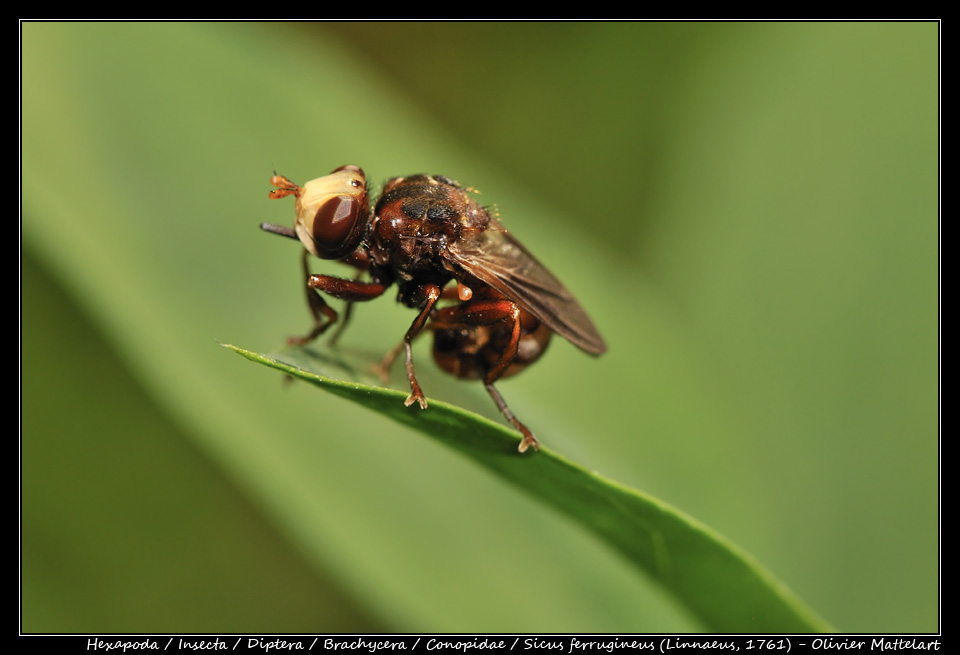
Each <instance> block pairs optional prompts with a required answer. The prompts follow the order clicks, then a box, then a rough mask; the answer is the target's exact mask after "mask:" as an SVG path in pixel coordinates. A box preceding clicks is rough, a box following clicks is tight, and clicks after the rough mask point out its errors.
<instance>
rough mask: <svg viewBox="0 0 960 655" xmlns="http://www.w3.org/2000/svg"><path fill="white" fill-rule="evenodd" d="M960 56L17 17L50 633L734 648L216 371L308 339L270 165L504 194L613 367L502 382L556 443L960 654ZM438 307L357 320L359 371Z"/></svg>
mask: <svg viewBox="0 0 960 655" xmlns="http://www.w3.org/2000/svg"><path fill="white" fill-rule="evenodd" d="M938 30H939V26H938V25H937V24H936V23H864V24H858V23H838V24H834V23H784V24H779V23H778V24H767V23H628V24H615V23H590V24H581V23H551V24H536V23H471V24H458V23H432V24H418V23H390V24H379V23H369V24H354V23H340V24H322V23H312V24H279V23H278V24H250V23H224V24H219V23H206V24H183V23H136V24H127V23H109V24H99V23H72V24H58V23H23V24H21V35H22V41H21V50H22V78H21V89H22V97H21V100H22V112H23V113H22V135H21V146H22V150H21V152H22V182H21V194H22V195H21V198H22V220H21V230H22V232H21V250H20V255H21V260H20V275H21V277H20V282H21V428H22V438H21V528H22V533H21V547H22V551H21V553H22V577H21V588H22V593H21V603H22V604H21V609H22V614H21V628H22V630H23V631H26V632H35V631H45V632H59V631H84V632H85V631H95V632H106V631H205V632H206V631H209V632H214V631H331V632H343V631H528V630H529V631H594V632H599V631H686V630H690V631H695V630H699V629H701V628H702V626H701V625H700V624H698V622H697V620H696V619H695V618H693V617H692V616H691V615H690V614H688V613H687V611H686V610H685V609H684V608H683V607H681V606H679V605H678V604H677V603H676V602H675V601H674V600H673V599H672V598H671V597H669V596H667V595H665V594H664V593H663V592H662V591H661V590H660V589H659V588H658V587H656V586H655V585H654V584H652V583H651V582H650V581H649V580H648V579H647V578H645V577H644V576H642V575H639V574H637V573H636V572H635V571H634V570H633V569H632V568H631V567H629V566H627V565H626V563H625V562H624V560H622V559H621V558H620V556H619V555H617V554H616V553H614V552H612V551H610V550H608V549H607V548H605V547H604V546H603V545H602V544H600V543H599V542H597V541H596V540H595V539H594V538H593V537H592V536H590V535H588V534H585V533H584V532H583V531H582V530H581V529H580V528H579V527H578V526H576V525H573V524H571V523H570V522H569V521H568V520H567V519H565V518H564V517H562V516H559V515H556V514H554V513H553V512H551V511H550V510H548V509H547V508H545V507H543V506H541V505H540V504H538V503H537V502H536V501H534V500H532V499H529V498H527V497H526V496H525V495H523V494H521V493H520V492H518V491H516V490H514V489H512V488H509V487H507V486H505V485H504V484H503V483H502V481H501V480H499V479H497V478H495V477H493V476H491V475H489V474H487V473H486V472H485V471H482V470H480V469H479V468H478V467H476V466H474V465H473V464H472V463H471V462H469V461H466V460H465V459H463V458H462V457H460V456H459V455H457V454H456V453H454V452H450V451H447V450H445V449H442V448H440V447H438V445H437V444H436V443H435V442H433V441H432V440H428V439H424V438H422V437H421V436H420V435H418V434H416V433H414V432H412V431H410V430H408V429H406V428H403V427H401V426H398V425H395V424H393V423H391V422H388V421H387V420H386V419H384V418H382V417H380V416H377V415H374V414H371V413H369V412H367V411H366V410H363V409H361V408H358V407H357V406H355V405H352V404H348V403H346V402H344V401H342V400H339V399H337V398H335V397H333V396H329V395H326V394H324V393H322V392H319V391H317V390H316V389H313V388H307V386H306V385H302V384H294V385H290V386H289V387H287V386H286V385H283V384H282V380H281V379H280V377H279V376H277V375H275V374H273V373H271V372H270V371H268V370H266V369H264V368H263V367H259V366H255V365H253V364H251V363H250V362H247V361H245V360H243V359H241V358H239V357H237V356H235V355H234V354H232V353H230V352H229V351H227V350H225V349H223V348H221V347H220V346H219V345H218V341H220V342H224V343H233V344H236V345H239V346H242V347H244V348H250V349H253V350H260V351H270V350H273V349H274V348H276V347H277V346H279V345H280V344H281V343H282V342H283V340H284V339H285V338H286V336H288V335H290V334H296V333H302V332H303V331H304V330H306V328H307V327H308V325H309V317H308V313H307V309H306V306H305V303H304V300H303V292H302V290H301V288H300V285H299V272H298V267H299V255H298V250H299V247H298V246H297V244H295V243H293V242H291V241H288V240H285V239H279V238H276V237H273V236H270V235H265V234H263V233H262V232H260V231H259V230H258V224H259V223H260V222H261V221H264V220H266V221H272V222H277V223H286V224H289V223H291V222H292V217H293V203H292V201H289V202H284V203H281V202H273V201H269V200H268V199H267V191H268V190H269V189H270V186H269V177H270V175H271V173H272V171H273V170H274V169H276V170H277V171H279V172H281V173H283V174H284V175H286V176H288V177H290V178H291V179H293V180H295V181H297V182H300V183H302V182H304V181H306V180H308V179H311V178H314V177H318V176H320V175H324V174H326V173H328V172H329V171H330V170H332V169H333V168H335V167H337V166H340V165H343V164H347V163H356V164H359V165H361V166H363V168H364V169H365V170H366V172H367V174H368V177H369V178H370V179H371V180H372V181H374V182H375V183H377V184H379V183H381V182H382V181H383V180H385V179H386V178H388V177H391V176H394V175H403V174H410V173H416V172H428V173H442V174H444V175H448V176H451V177H453V178H455V179H458V180H459V181H461V182H462V183H464V184H467V185H471V186H475V187H477V188H478V189H480V190H481V192H482V195H481V200H482V201H483V202H485V203H494V204H496V205H497V207H498V209H499V211H500V213H501V216H502V218H503V220H504V223H505V224H506V225H507V226H508V227H509V228H510V229H512V230H513V231H514V232H515V233H516V234H517V235H518V237H519V238H520V239H521V240H522V241H523V242H524V243H526V245H527V246H528V247H529V248H530V249H531V250H532V251H533V252H534V253H536V254H537V256H538V257H539V258H540V259H542V260H543V261H544V262H545V263H547V264H548V265H549V267H550V268H551V269H553V270H554V271H555V272H556V273H557V274H558V275H559V277H561V279H563V280H564V281H565V282H566V283H567V285H568V286H569V287H570V288H571V290H573V291H574V293H575V294H576V295H577V296H578V297H579V299H580V300H581V302H582V303H583V304H584V306H585V307H586V308H587V309H588V311H589V312H590V314H591V315H592V317H593V318H594V320H595V322H596V323H597V325H598V326H599V327H600V329H601V331H602V332H603V334H604V336H605V337H606V338H607V341H608V342H609V346H610V352H609V353H608V355H606V356H604V357H603V358H600V359H598V360H594V359H592V358H589V357H585V356H583V354H582V353H580V352H579V351H577V350H576V349H575V348H574V347H572V346H571V345H570V344H568V343H566V342H562V340H556V341H555V342H554V345H553V346H552V348H551V353H550V355H549V356H548V357H546V358H545V359H544V360H543V361H542V362H540V363H538V365H537V366H535V367H531V368H530V369H529V370H528V371H527V372H525V373H524V374H523V375H522V376H519V377H517V378H516V379H512V380H510V381H508V382H505V383H503V384H502V385H501V390H502V391H503V393H504V396H505V397H506V399H507V400H508V402H509V403H510V404H511V407H512V408H513V409H514V410H515V411H516V412H517V414H518V416H520V418H521V419H523V420H524V421H526V422H527V423H528V424H530V425H531V427H533V429H534V430H535V432H536V433H537V435H538V437H539V438H540V439H541V441H542V442H543V443H545V444H546V445H548V446H549V447H551V448H554V449H556V450H557V451H559V452H561V453H562V454H564V455H565V456H567V457H569V458H570V459H572V460H574V461H576V462H578V463H580V464H583V465H585V466H587V467H588V468H591V469H595V470H597V471H599V472H601V473H603V474H604V475H607V476H609V477H612V478H614V479H616V480H618V481H620V482H622V483H624V484H627V485H630V486H633V487H636V488H638V489H642V490H644V491H646V492H649V493H652V494H654V495H657V496H659V497H661V498H663V499H664V500H665V501H667V502H669V503H671V504H673V505H675V506H677V507H679V508H680V509H682V510H684V511H685V512H687V513H689V514H691V515H693V516H695V517H697V518H698V519H700V520H701V521H703V522H704V523H706V524H707V525H710V526H711V527H713V528H715V529H716V530H718V531H719V532H721V533H722V534H724V535H726V536H727V537H728V538H730V539H731V540H732V541H734V542H735V543H737V544H739V545H740V546H741V547H743V548H744V549H745V550H747V551H748V552H750V553H752V554H753V555H754V556H755V557H756V558H757V559H758V560H759V561H760V562H762V563H763V564H764V565H765V566H766V567H768V568H769V569H770V570H771V571H772V572H773V573H774V574H775V575H776V576H777V577H779V578H780V579H781V580H782V581H783V582H785V583H786V584H787V585H788V586H790V587H791V588H792V589H793V590H794V591H795V592H796V593H797V594H799V596H800V597H801V598H803V599H804V600H805V601H806V602H807V603H808V604H809V605H810V606H811V607H812V608H813V609H814V610H816V611H817V612H819V613H820V614H821V615H822V616H823V617H824V618H826V619H827V620H828V621H830V622H831V623H832V624H833V625H834V626H836V627H837V628H838V629H839V630H842V631H853V632H874V631H884V632H896V631H936V630H938V629H939V626H938V620H937V619H938V578H939V575H938V557H939V551H938V546H939V539H938V531H937V525H938V486H939V484H938V482H939V481H938V454H939V451H938V359H939V356H938V325H939V319H938V294H939V290H938V248H939V245H938V237H939V223H938V140H939V135H938V120H939V116H938V76H939V70H938V64H939V62H938V47H939V43H938V39H939V31H938ZM314 269H315V270H323V271H325V272H330V273H333V274H344V273H345V272H346V271H347V269H344V268H342V267H341V266H340V265H338V264H336V263H317V264H315V265H314ZM411 319H412V316H411V313H410V311H409V310H406V309H404V308H403V307H399V306H398V305H397V304H396V303H394V302H392V301H391V300H390V299H389V298H385V299H381V300H380V301H378V302H375V303H370V304H369V305H364V306H361V307H358V308H357V311H356V312H355V317H354V321H353V323H352V324H351V326H350V329H349V330H348V331H347V332H346V334H345V336H344V338H343V347H344V348H354V349H362V350H365V351H371V352H383V351H386V349H387V348H389V347H390V346H391V345H393V344H394V343H395V342H396V341H397V340H398V339H399V338H400V337H401V335H402V334H403V331H404V330H405V329H406V327H407V325H408V324H409V321H410V320H411ZM417 357H418V362H419V366H418V373H419V375H420V378H421V382H422V383H423V386H424V389H425V392H426V394H427V396H428V397H431V396H433V397H437V398H439V399H443V400H448V401H452V402H457V403H460V404H462V405H464V406H466V407H469V408H471V409H474V410H476V411H478V412H480V413H483V414H485V415H487V416H490V417H492V418H498V415H497V412H496V409H495V408H494V407H493V406H492V403H490V402H489V399H488V398H486V396H485V394H484V392H483V390H482V388H481V386H480V385H478V384H469V383H460V382H457V381H453V380H451V379H450V378H447V377H444V376H443V375H441V374H440V373H439V372H438V371H437V370H436V368H435V367H433V366H432V364H431V363H430V362H429V350H428V348H427V347H426V345H425V344H419V346H418V348H417ZM393 385H394V386H396V387H398V388H403V386H404V381H403V379H402V376H401V375H395V379H394V380H393ZM498 420H499V419H498Z"/></svg>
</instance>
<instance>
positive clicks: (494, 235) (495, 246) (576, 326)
mask: <svg viewBox="0 0 960 655" xmlns="http://www.w3.org/2000/svg"><path fill="white" fill-rule="evenodd" d="M445 256H446V257H447V259H449V260H450V261H451V262H453V263H455V264H458V265H460V266H461V267H462V268H463V269H464V270H465V271H467V272H468V273H469V274H470V275H472V276H474V277H475V278H477V279H479V280H480V281H481V282H485V283H486V284H489V285H490V286H491V287H493V288H494V289H496V290H497V291H498V292H500V293H501V294H502V295H503V296H505V297H506V298H508V299H509V300H512V301H513V302H515V303H517V304H518V305H519V306H520V307H522V308H523V309H525V310H527V311H528V312H530V313H531V314H533V315H534V316H536V317H537V318H538V319H540V320H541V321H543V322H544V323H546V324H547V326H548V327H549V328H550V329H551V330H553V331H554V332H556V333H557V334H559V335H560V336H562V337H563V338H565V339H567V340H568V341H570V343H572V344H573V345H575V346H577V347H578V348H580V349H581V350H583V351H584V352H587V353H589V354H591V355H600V354H603V353H605V352H606V351H607V344H606V342H604V340H603V337H601V336H600V333H599V332H597V328H596V327H594V325H593V322H592V321H591V320H590V317H589V316H587V313H586V312H585V311H583V308H582V307H581V306H580V303H578V302H577V299H576V298H574V297H573V295H572V294H571V293H570V292H569V291H567V289H566V287H564V286H563V284H562V283H561V282H560V280H558V279H557V278H556V277H554V275H553V274H552V273H551V272H550V271H548V270H547V269H546V268H545V267H544V266H543V264H541V263H540V262H539V261H537V259H536V257H534V256H533V255H531V254H530V252H529V251H527V249H526V248H524V247H523V245H522V244H521V243H520V242H519V241H517V240H516V239H514V238H513V236H512V235H511V234H510V233H509V232H507V231H506V230H505V229H503V227H502V226H501V225H500V224H499V223H497V222H495V221H494V222H491V223H490V225H489V226H488V227H487V229H486V230H484V231H482V232H477V233H476V234H473V235H469V236H467V237H466V238H462V239H459V240H458V241H457V242H456V243H454V244H452V245H450V246H448V247H447V250H446V253H445Z"/></svg>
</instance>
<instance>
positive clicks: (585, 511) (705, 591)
mask: <svg viewBox="0 0 960 655" xmlns="http://www.w3.org/2000/svg"><path fill="white" fill-rule="evenodd" d="M225 347H227V348H229V349H231V350H233V351H234V352H236V353H237V354H239V355H241V356H243V357H245V358H247V359H249V360H251V361H254V362H258V363H260V364H263V365H266V366H269V367H271V368H274V369H277V370H279V371H282V372H283V373H285V374H287V375H290V376H292V377H294V378H296V379H300V380H303V381H306V382H308V383H310V384H312V385H314V386H317V387H319V388H321V389H323V390H325V391H327V392H329V393H332V394H334V395H337V396H340V397H342V398H346V399H347V400H350V401H352V402H354V403H357V404H359V405H362V406H364V407H366V408H367V409H370V410H372V411H375V412H379V413H381V414H383V415H385V416H387V417H389V418H391V419H393V420H395V421H397V422H399V423H402V424H404V425H408V426H410V427H412V428H414V429H416V430H417V431H419V432H421V433H423V434H425V435H427V436H429V437H432V438H434V439H436V440H437V441H439V442H441V443H443V444H444V445H446V446H449V447H451V448H454V449H456V450H458V451H460V452H462V453H464V454H465V455H467V456H468V457H470V458H471V459H472V460H474V461H475V462H477V463H478V464H481V465H482V466H484V467H485V468H487V469H488V470H490V471H491V472H493V473H495V474H496V475H498V476H500V477H502V478H505V479H507V480H509V481H510V482H511V483H513V484H514V485H516V486H518V487H520V488H521V489H523V490H524V491H526V492H527V493H529V494H531V495H533V496H535V497H537V498H538V499H540V500H541V501H542V502H544V503H545V504H547V505H548V506H550V507H552V508H554V509H556V510H557V511H560V512H562V513H564V514H566V515H568V516H569V517H570V518H572V519H574V520H575V521H577V522H579V523H580V524H581V525H583V526H584V527H586V528H588V529H589V530H590V531H592V532H593V533H594V534H596V535H597V536H599V537H600V538H601V539H602V540H603V541H604V542H606V543H607V544H608V545H609V546H610V547H612V548H614V549H615V550H617V551H619V552H620V553H621V554H622V555H623V556H625V557H626V558H627V559H628V560H629V561H630V562H631V563H632V564H633V565H634V566H636V567H637V568H639V569H641V570H643V571H644V572H645V573H646V574H647V575H649V576H651V577H653V578H655V579H656V580H657V581H658V582H659V583H660V584H662V585H663V586H664V587H665V588H666V589H668V590H669V591H671V592H672V593H673V594H675V595H676V597H677V598H678V599H679V600H680V601H681V602H682V603H684V604H685V605H686V606H687V607H688V609H689V610H690V611H691V612H692V613H694V614H695V615H697V616H699V617H700V618H701V619H702V620H703V621H704V623H705V624H706V625H707V626H708V627H709V629H711V630H713V631H717V632H728V633H740V632H761V633H764V632H780V633H785V632H801V633H805V632H829V631H832V628H831V627H830V626H829V624H827V623H826V622H825V621H824V620H823V619H821V618H820V617H819V616H817V615H816V613H815V612H813V611H812V610H810V609H809V608H808V607H807V606H806V605H805V604H804V603H803V602H802V601H801V600H800V599H798V598H797V597H796V596H795V595H794V594H793V593H792V592H791V591H790V590H789V589H788V588H787V587H786V586H785V585H783V584H782V583H780V582H779V581H778V580H776V579H775V578H774V577H773V576H772V575H770V574H769V573H768V572H767V571H766V570H764V569H763V567H762V566H760V564H759V563H757V562H756V561H755V560H754V559H753V558H752V557H751V556H750V555H748V554H747V553H745V552H743V551H742V550H740V549H739V548H738V547H736V546H735V545H734V544H732V543H730V542H729V541H727V540H726V539H724V538H723V537H722V536H720V535H718V534H717V533H715V532H714V531H712V530H711V529H710V528H708V527H706V526H704V525H702V524H701V523H699V522H698V521H696V520H695V519H693V518H691V517H689V516H687V515H686V514H684V513H683V512H681V511H679V510H677V509H676V508H673V507H671V506H670V505H668V504H666V503H664V502H662V501H660V500H658V499H656V498H654V497H651V496H649V495H646V494H644V493H642V492H639V491H637V490H634V489H630V488H629V487H626V486H624V485H621V484H618V483H616V482H614V481H612V480H609V479H607V478H605V477H603V476H602V475H600V474H598V473H595V472H591V471H588V470H586V469H585V468H583V467H581V466H579V465H577V464H575V463H573V462H571V461H569V460H567V459H566V458H564V457H562V456H561V455H559V454H557V453H555V452H554V451H552V450H551V449H550V448H549V446H544V445H541V449H540V451H539V452H536V453H533V452H528V453H526V454H523V455H521V454H520V453H519V452H518V451H517V445H518V444H519V441H520V437H519V434H517V433H516V432H515V431H513V430H511V429H510V428H508V427H506V426H502V425H498V424H496V423H494V422H492V421H490V420H488V419H486V418H483V417H481V416H478V415H476V414H473V413H471V412H468V411H466V410H463V409H461V408H459V407H456V406H454V405H451V404H449V403H444V402H441V401H435V400H430V406H429V407H428V409H427V410H425V411H424V410H421V409H420V408H419V407H416V406H415V407H406V406H405V405H404V404H403V400H404V398H406V394H405V393H404V392H401V391H397V390H394V389H388V388H384V387H379V386H374V385H372V384H369V383H367V382H363V383H361V382H353V381H346V380H340V379H336V378H332V377H329V376H328V375H324V374H320V373H318V372H317V371H316V369H317V368H324V369H326V371H325V372H329V371H330V369H331V365H333V366H334V367H337V366H339V367H340V370H341V371H349V370H355V371H362V370H365V368H366V367H364V366H363V365H362V364H356V365H349V364H348V363H347V362H348V361H349V358H348V359H341V360H337V361H336V362H333V360H329V359H318V358H317V356H316V355H315V354H314V353H312V352H311V351H309V350H304V349H295V350H292V351H287V352H284V353H283V354H281V355H275V354H274V355H267V354H258V353H255V352H252V351H249V350H245V349H243V348H239V347H237V346H233V345H228V344H225ZM318 362H325V366H316V364H317V363H318ZM360 377H363V375H362V374H361V375H360ZM529 556H530V557H536V553H530V555H529Z"/></svg>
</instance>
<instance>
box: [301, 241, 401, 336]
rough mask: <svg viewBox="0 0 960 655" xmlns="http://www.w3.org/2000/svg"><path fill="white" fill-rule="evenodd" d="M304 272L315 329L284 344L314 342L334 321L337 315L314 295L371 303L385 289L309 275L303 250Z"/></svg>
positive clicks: (364, 283)
mask: <svg viewBox="0 0 960 655" xmlns="http://www.w3.org/2000/svg"><path fill="white" fill-rule="evenodd" d="M303 270H304V274H305V275H306V278H307V285H306V288H307V304H308V305H309V306H310V312H311V313H312V314H313V320H314V327H313V329H312V330H311V331H310V332H309V333H308V334H306V335H304V336H302V337H290V338H289V339H288V340H287V343H289V344H291V345H303V344H305V343H309V342H311V341H313V340H314V339H316V338H317V337H318V336H320V335H321V334H323V333H324V332H326V330H327V328H329V327H330V326H331V325H333V324H334V323H336V322H337V312H336V311H335V310H334V309H333V308H332V307H330V306H329V305H327V303H326V302H324V300H323V297H322V296H321V295H320V294H319V293H317V292H318V291H319V292H322V293H325V294H327V295H330V296H333V297H334V298H337V299H339V300H345V301H347V303H353V302H362V301H365V300H373V299H374V298H377V297H379V296H381V295H383V292H384V291H385V290H386V288H387V287H386V285H385V284H382V283H379V282H361V281H359V280H344V279H343V278H339V277H332V276H330V275H311V274H310V270H309V269H308V267H307V253H306V251H304V258H303ZM348 307H349V304H348Z"/></svg>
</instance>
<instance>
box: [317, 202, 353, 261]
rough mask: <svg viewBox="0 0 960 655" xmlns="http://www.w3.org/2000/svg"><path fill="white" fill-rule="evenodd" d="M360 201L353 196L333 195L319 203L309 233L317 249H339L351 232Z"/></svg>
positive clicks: (330, 250) (332, 250) (331, 250)
mask: <svg viewBox="0 0 960 655" xmlns="http://www.w3.org/2000/svg"><path fill="white" fill-rule="evenodd" d="M359 216H360V203H359V202H358V201H357V199H356V198H355V197H353V196H343V195H341V196H333V197H331V198H329V199H328V200H325V201H324V202H323V203H321V204H320V207H319V208H318V209H317V213H316V215H315V216H314V218H313V229H311V231H310V232H311V234H312V235H313V240H314V242H316V244H317V248H318V249H319V250H325V251H329V252H334V251H339V250H340V249H341V248H342V247H343V246H344V245H345V243H346V241H347V239H348V238H349V237H350V235H351V233H352V232H353V228H354V226H355V225H356V224H357V219H358V218H359Z"/></svg>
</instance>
